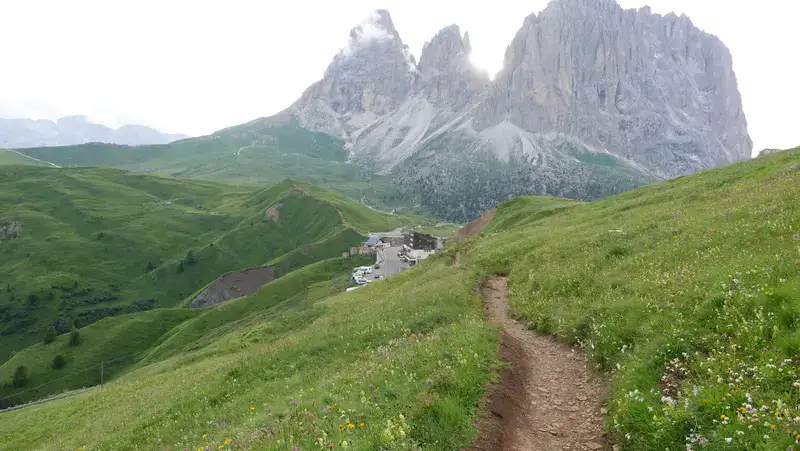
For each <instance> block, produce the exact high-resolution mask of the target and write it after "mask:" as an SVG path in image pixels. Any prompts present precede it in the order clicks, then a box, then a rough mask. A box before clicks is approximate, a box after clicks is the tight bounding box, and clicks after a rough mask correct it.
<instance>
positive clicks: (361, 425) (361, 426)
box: [358, 423, 366, 429]
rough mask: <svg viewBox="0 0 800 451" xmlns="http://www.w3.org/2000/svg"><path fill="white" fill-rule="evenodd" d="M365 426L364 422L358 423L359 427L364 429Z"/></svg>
mask: <svg viewBox="0 0 800 451" xmlns="http://www.w3.org/2000/svg"><path fill="white" fill-rule="evenodd" d="M364 426H366V425H365V424H364V423H359V424H358V427H360V428H361V429H364Z"/></svg>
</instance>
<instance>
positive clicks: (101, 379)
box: [100, 360, 105, 388]
mask: <svg viewBox="0 0 800 451" xmlns="http://www.w3.org/2000/svg"><path fill="white" fill-rule="evenodd" d="M104 363H105V362H104V361H102V360H101V361H100V388H102V387H103V364H104Z"/></svg>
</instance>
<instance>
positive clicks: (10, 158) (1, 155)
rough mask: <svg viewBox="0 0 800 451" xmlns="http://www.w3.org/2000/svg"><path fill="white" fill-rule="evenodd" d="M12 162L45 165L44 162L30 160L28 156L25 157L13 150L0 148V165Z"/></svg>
mask: <svg viewBox="0 0 800 451" xmlns="http://www.w3.org/2000/svg"><path fill="white" fill-rule="evenodd" d="M12 164H15V165H17V164H18V165H26V166H45V164H44V163H39V162H38V161H34V160H31V159H30V158H25V157H23V156H22V155H19V154H16V153H14V152H10V151H7V150H5V149H0V166H6V165H12Z"/></svg>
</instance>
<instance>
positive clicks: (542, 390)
mask: <svg viewBox="0 0 800 451" xmlns="http://www.w3.org/2000/svg"><path fill="white" fill-rule="evenodd" d="M537 390H539V391H540V392H542V393H550V392H549V391H548V390H547V389H546V388H543V387H539V388H537Z"/></svg>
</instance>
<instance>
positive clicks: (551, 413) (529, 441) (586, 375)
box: [473, 277, 611, 451]
mask: <svg viewBox="0 0 800 451" xmlns="http://www.w3.org/2000/svg"><path fill="white" fill-rule="evenodd" d="M480 291H481V294H482V295H483V298H484V302H485V307H486V310H487V312H488V314H489V317H490V318H491V320H492V321H493V322H495V323H497V324H499V325H500V326H502V330H501V335H500V353H501V355H502V357H503V360H505V361H506V362H509V363H510V365H508V366H506V367H504V368H503V369H502V371H501V372H500V383H499V384H495V385H492V386H490V387H489V391H488V392H487V394H486V396H485V398H484V400H483V402H482V404H483V405H482V406H481V414H480V416H479V421H478V428H479V430H480V434H479V437H478V439H477V440H476V442H475V445H474V447H473V450H474V451H489V450H491V451H495V450H497V451H499V450H503V451H522V450H526V451H527V450H541V451H550V450H610V449H611V446H610V445H609V444H608V442H607V440H606V439H605V436H604V435H603V417H602V415H601V411H600V409H601V398H602V393H603V392H604V389H603V384H602V383H601V382H600V381H598V380H596V379H595V378H593V377H592V375H591V373H590V371H589V368H588V367H587V365H586V360H585V358H584V356H583V354H581V353H579V352H576V351H575V350H573V349H571V348H570V347H568V346H565V345H562V344H560V343H558V342H556V341H555V340H554V339H553V338H552V337H548V336H543V335H539V334H536V333H534V332H531V331H529V330H527V329H526V328H525V327H523V326H522V325H521V324H519V323H518V322H517V321H515V320H514V319H513V318H511V316H510V315H509V313H508V287H507V284H506V279H505V278H502V277H497V278H492V279H487V280H485V281H484V282H482V283H481V286H480Z"/></svg>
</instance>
